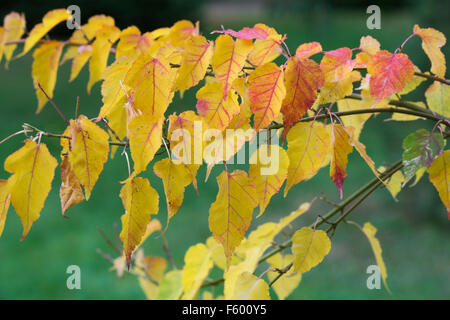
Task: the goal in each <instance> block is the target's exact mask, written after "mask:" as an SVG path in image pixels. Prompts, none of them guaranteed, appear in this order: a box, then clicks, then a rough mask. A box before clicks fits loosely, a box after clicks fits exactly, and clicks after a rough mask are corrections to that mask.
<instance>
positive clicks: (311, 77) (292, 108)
mask: <svg viewBox="0 0 450 320" xmlns="http://www.w3.org/2000/svg"><path fill="white" fill-rule="evenodd" d="M323 82H324V77H323V73H322V70H321V69H320V67H319V65H318V64H317V63H316V62H314V61H313V60H310V59H301V60H299V59H298V58H297V57H292V58H291V59H290V60H289V62H288V65H287V67H286V70H285V83H284V84H285V86H286V97H285V98H284V100H283V103H282V106H281V113H282V114H283V122H284V131H283V141H284V139H285V137H286V134H287V133H288V131H289V129H290V128H291V127H292V125H294V123H296V122H297V121H298V120H300V119H301V118H302V117H303V115H304V114H305V113H306V111H307V110H308V109H309V108H311V106H312V105H313V104H314V101H316V98H317V89H319V88H320V87H321V86H322V85H323Z"/></svg>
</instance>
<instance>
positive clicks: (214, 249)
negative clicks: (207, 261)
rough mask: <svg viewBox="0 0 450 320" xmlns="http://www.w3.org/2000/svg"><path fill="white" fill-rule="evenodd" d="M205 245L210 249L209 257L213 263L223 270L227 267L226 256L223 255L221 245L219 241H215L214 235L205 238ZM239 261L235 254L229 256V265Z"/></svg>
mask: <svg viewBox="0 0 450 320" xmlns="http://www.w3.org/2000/svg"><path fill="white" fill-rule="evenodd" d="M206 246H207V247H208V248H209V249H210V250H211V259H212V261H213V262H214V264H215V265H216V266H218V267H219V268H220V269H222V270H225V269H226V268H227V258H226V256H225V251H224V249H223V246H222V245H221V244H220V243H219V242H217V240H216V239H214V237H209V238H208V239H207V240H206ZM240 261H241V260H240V259H239V258H238V257H237V256H236V255H233V256H232V257H231V261H230V265H231V266H233V265H235V264H237V263H239V262H240Z"/></svg>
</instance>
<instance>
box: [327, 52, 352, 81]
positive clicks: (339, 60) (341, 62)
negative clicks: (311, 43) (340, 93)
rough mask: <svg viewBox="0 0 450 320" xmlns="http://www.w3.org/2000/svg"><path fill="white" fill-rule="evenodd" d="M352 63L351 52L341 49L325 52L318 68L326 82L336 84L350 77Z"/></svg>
mask: <svg viewBox="0 0 450 320" xmlns="http://www.w3.org/2000/svg"><path fill="white" fill-rule="evenodd" d="M354 63H355V62H354V61H353V60H352V50H351V49H349V48H347V47H343V48H339V49H336V50H333V51H327V52H325V55H324V56H323V58H322V61H320V68H321V69H322V72H323V73H324V76H325V81H326V82H337V81H341V80H343V79H345V78H348V77H349V76H350V73H351V72H352V70H353V66H354Z"/></svg>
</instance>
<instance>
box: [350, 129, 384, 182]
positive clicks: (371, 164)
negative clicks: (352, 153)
mask: <svg viewBox="0 0 450 320" xmlns="http://www.w3.org/2000/svg"><path fill="white" fill-rule="evenodd" d="M350 133H351V132H350ZM350 144H351V145H352V146H353V147H354V148H355V149H356V151H358V153H359V155H360V156H361V158H363V159H364V161H365V162H366V164H367V165H368V166H369V168H370V170H372V172H373V174H374V175H375V176H376V177H378V176H379V173H378V171H377V169H376V168H375V162H374V161H373V160H372V158H371V157H370V156H369V155H368V154H367V152H366V146H365V145H364V144H363V143H361V142H359V141H358V140H355V137H354V136H353V135H352V136H351V137H350Z"/></svg>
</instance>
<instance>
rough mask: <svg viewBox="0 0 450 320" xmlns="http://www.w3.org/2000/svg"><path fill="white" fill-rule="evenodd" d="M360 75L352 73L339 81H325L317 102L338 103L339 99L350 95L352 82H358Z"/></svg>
mask: <svg viewBox="0 0 450 320" xmlns="http://www.w3.org/2000/svg"><path fill="white" fill-rule="evenodd" d="M360 79H361V74H360V73H359V72H358V71H352V72H351V74H350V75H349V76H347V77H345V78H343V79H342V80H339V81H325V83H324V85H323V87H322V88H321V89H320V94H319V98H320V99H319V101H320V103H321V104H324V103H329V102H335V101H339V100H340V99H342V98H344V97H346V96H348V95H350V94H352V92H353V82H355V81H359V80H360Z"/></svg>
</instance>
